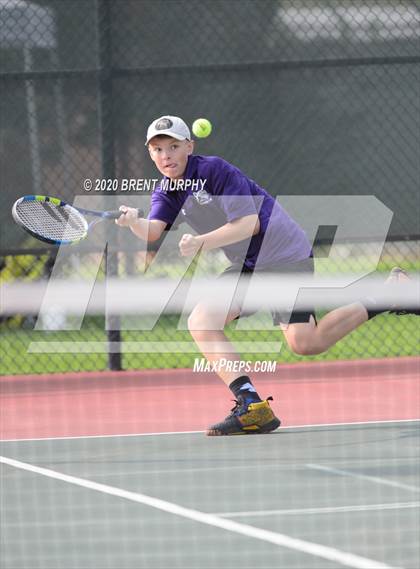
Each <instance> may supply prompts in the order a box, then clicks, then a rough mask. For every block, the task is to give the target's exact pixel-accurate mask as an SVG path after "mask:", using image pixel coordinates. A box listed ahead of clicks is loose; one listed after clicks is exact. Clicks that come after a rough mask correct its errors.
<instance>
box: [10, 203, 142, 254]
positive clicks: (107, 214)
mask: <svg viewBox="0 0 420 569" xmlns="http://www.w3.org/2000/svg"><path fill="white" fill-rule="evenodd" d="M25 201H28V202H29V201H38V202H41V203H45V202H47V203H48V202H50V203H52V204H54V205H56V206H59V207H64V208H66V209H68V210H70V211H72V212H73V213H75V214H76V215H78V216H79V218H80V219H81V221H82V223H83V225H84V227H85V232H84V233H83V235H82V236H81V237H80V238H79V239H52V238H49V237H45V236H43V235H40V234H39V233H36V232H35V231H32V230H31V229H29V228H28V227H27V226H26V225H25V224H24V223H23V222H22V221H21V219H20V217H19V215H18V213H17V207H18V205H19V204H21V203H22V202H25ZM85 215H89V216H92V217H96V218H97V219H94V220H93V221H91V222H90V223H88V221H87V220H86V219H85V217H84V216H85ZM121 215H122V212H121V211H120V210H112V211H98V210H93V209H85V208H82V207H75V206H73V205H70V204H69V203H67V202H65V201H63V200H61V199H59V198H54V197H50V196H41V195H28V196H23V197H21V198H19V199H18V200H16V201H15V203H14V204H13V208H12V216H13V219H14V220H15V222H16V223H17V224H18V225H20V227H22V229H24V230H25V231H26V232H27V233H29V234H30V235H32V237H35V239H38V240H40V241H44V242H45V243H50V244H51V245H73V244H77V243H79V242H80V241H82V240H83V239H85V238H86V237H87V235H88V232H89V230H90V229H91V228H92V226H93V225H95V224H96V223H98V221H101V220H103V219H118V218H119V217H120V216H121ZM143 215H144V213H143V211H142V210H138V217H142V216H143Z"/></svg>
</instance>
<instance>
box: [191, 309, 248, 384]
mask: <svg viewBox="0 0 420 569" xmlns="http://www.w3.org/2000/svg"><path fill="white" fill-rule="evenodd" d="M238 315H239V310H231V311H230V312H229V313H228V315H227V317H226V320H225V324H226V325H227V324H229V322H232V320H234V319H235V318H236V317H237V316H238ZM217 322H220V317H217V316H212V315H211V313H209V312H208V310H207V309H206V307H205V305H204V304H200V305H198V306H197V307H196V308H195V309H194V311H193V312H192V314H191V316H190V318H189V320H188V327H189V330H190V333H191V335H192V337H193V338H194V341H195V343H196V344H197V346H198V348H199V349H200V351H201V353H202V354H203V356H204V357H205V358H206V359H207V361H209V362H210V363H211V364H216V365H215V367H216V369H217V375H218V376H219V377H220V378H221V379H222V381H223V382H224V383H225V384H226V385H227V386H229V385H230V384H231V383H232V381H234V380H235V379H236V378H238V377H239V376H240V375H241V372H234V371H227V370H226V367H227V366H223V367H222V366H221V364H222V363H224V362H225V361H226V362H232V366H233V362H240V361H241V356H240V355H239V354H238V352H237V351H236V349H235V347H234V345H233V344H232V342H230V340H229V339H228V337H227V336H226V334H225V333H224V331H223V330H212V329H208V330H206V329H204V328H211V327H212V326H214V327H216V326H217ZM210 347H211V350H210V349H209V348H210Z"/></svg>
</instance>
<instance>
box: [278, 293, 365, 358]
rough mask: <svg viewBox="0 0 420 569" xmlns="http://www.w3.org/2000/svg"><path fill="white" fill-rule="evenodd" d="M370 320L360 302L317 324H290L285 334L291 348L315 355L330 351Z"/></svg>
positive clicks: (333, 313)
mask: <svg viewBox="0 0 420 569" xmlns="http://www.w3.org/2000/svg"><path fill="white" fill-rule="evenodd" d="M367 319H368V313H367V310H366V308H365V307H364V306H363V305H362V304H361V303H359V302H356V303H354V304H349V305H348V306H343V307H340V308H337V309H336V310H332V311H331V312H329V313H328V314H326V315H325V316H324V317H323V318H321V320H320V321H319V322H318V323H317V324H316V323H315V321H314V319H313V318H311V321H310V322H308V323H306V322H304V323H300V322H299V323H296V324H289V326H288V327H287V329H286V330H283V334H284V336H285V338H286V341H287V343H288V344H289V346H290V348H291V349H292V350H293V351H294V352H295V353H297V354H300V355H306V356H309V355H315V354H320V353H322V352H325V351H326V350H328V349H329V348H330V347H331V346H333V345H334V344H336V343H337V342H338V341H339V340H341V339H342V338H344V336H347V334H349V333H350V332H352V331H353V330H355V329H356V328H358V327H359V326H360V325H361V324H363V323H364V322H366V321H367Z"/></svg>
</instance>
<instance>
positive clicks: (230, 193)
mask: <svg viewBox="0 0 420 569" xmlns="http://www.w3.org/2000/svg"><path fill="white" fill-rule="evenodd" d="M256 213H257V214H258V217H259V221H260V231H259V233H258V234H257V235H254V236H253V237H252V238H251V240H250V241H249V242H248V241H247V240H245V241H240V242H238V243H233V244H231V245H226V246H224V247H223V248H222V249H223V251H224V253H225V255H226V256H227V257H228V259H229V260H230V261H231V262H232V263H235V264H243V265H245V266H247V267H248V268H251V269H253V268H257V269H264V268H266V267H267V268H268V267H273V266H274V267H275V266H278V265H282V264H284V263H293V262H296V261H302V260H303V259H307V258H308V257H309V256H310V253H311V245H310V243H309V241H308V238H307V237H306V234H305V232H304V231H303V230H302V228H301V227H300V226H299V225H298V224H297V223H296V222H295V221H294V220H293V219H292V218H291V217H290V216H289V215H288V214H287V213H286V211H285V210H284V209H283V208H282V207H281V205H280V204H279V203H278V202H277V201H276V200H275V199H274V198H273V197H272V196H271V195H270V194H269V193H268V192H266V191H265V190H264V189H263V188H260V186H258V185H257V184H256V183H255V182H254V181H253V180H251V179H250V178H248V177H247V176H245V174H243V172H241V171H240V170H239V169H238V168H236V167H235V166H233V165H232V164H229V162H226V160H223V159H222V158H219V157H218V156H198V155H192V156H189V158H188V163H187V168H186V170H185V174H184V176H183V179H182V180H170V179H169V178H166V177H164V178H163V179H162V180H161V182H160V184H159V185H158V186H156V188H155V190H154V192H153V194H152V201H151V209H150V213H149V215H148V218H149V219H158V220H160V221H164V222H166V223H167V224H169V225H172V224H173V223H174V222H175V221H177V222H180V221H186V222H187V223H188V225H190V227H192V228H193V229H194V230H195V231H197V233H198V234H203V233H208V232H209V231H213V230H215V229H218V228H219V227H221V226H222V225H225V224H226V223H229V222H231V221H234V220H235V219H238V218H240V217H244V216H246V215H252V214H256Z"/></svg>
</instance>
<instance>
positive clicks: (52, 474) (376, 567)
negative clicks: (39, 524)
mask: <svg viewBox="0 0 420 569" xmlns="http://www.w3.org/2000/svg"><path fill="white" fill-rule="evenodd" d="M0 463H3V464H6V465H8V466H12V467H14V468H19V469H21V470H26V471H28V472H33V473H35V474H41V475H42V476H47V477H48V478H54V479H55V480H60V481H62V482H67V483H68V484H74V485H75V486H81V487H82V488H88V489H90V490H95V491H96V492H102V493H103V494H108V495H110V496H117V497H119V498H124V499H125V500H130V501H131V502H137V503H139V504H143V505H145V506H150V507H152V508H156V509H157V510H161V511H163V512H167V513H170V514H174V515H176V516H180V517H182V518H186V519H189V520H193V521H196V522H199V523H201V524H205V525H208V526H212V527H216V528H220V529H224V530H226V531H230V532H233V533H236V534H239V535H244V536H247V537H251V538H253V539H259V540H261V541H265V542H268V543H272V544H274V545H278V546H280V547H286V548H287V549H291V550H294V551H298V552H300V553H306V554H308V555H313V556H315V557H320V558H322V559H327V560H328V561H334V562H337V563H339V564H340V565H343V566H345V567H352V568H353V569H396V568H391V567H390V566H389V565H386V564H385V563H381V562H379V561H375V560H373V559H368V558H367V557H361V556H359V555H355V554H353V553H346V552H345V551H341V550H339V549H336V548H333V547H327V546H325V545H320V544H318V543H312V542H310V541H305V540H302V539H297V538H293V537H290V536H288V535H285V534H281V533H276V532H273V531H269V530H265V529H261V528H257V527H254V526H250V525H247V524H242V523H238V522H235V521H232V520H227V519H224V518H221V517H219V516H216V515H214V514H207V513H204V512H200V511H199V510H192V509H190V508H184V507H183V506H179V505H178V504H174V503H173V502H167V501H166V500H161V499H159V498H154V497H152V496H147V495H146V494H140V493H138V492H129V491H127V490H123V489H121V488H116V487H115V486H108V485H106V484H99V483H98V482H93V481H92V480H86V479H84V478H78V477H76V476H70V475H68V474H64V473H62V472H57V471H56V470H50V469H48V468H41V467H39V466H35V465H33V464H28V463H26V462H20V461H19V460H14V459H12V458H7V457H5V456H0Z"/></svg>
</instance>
